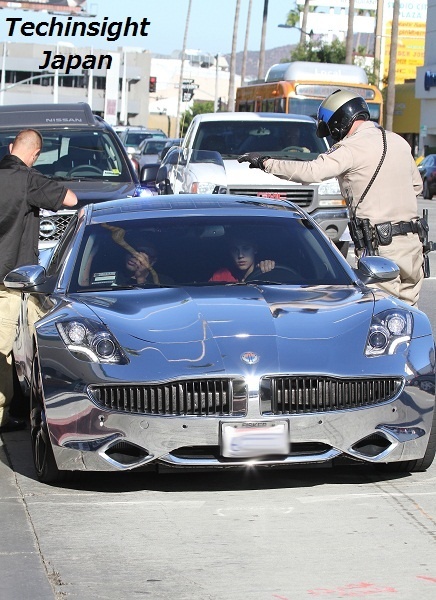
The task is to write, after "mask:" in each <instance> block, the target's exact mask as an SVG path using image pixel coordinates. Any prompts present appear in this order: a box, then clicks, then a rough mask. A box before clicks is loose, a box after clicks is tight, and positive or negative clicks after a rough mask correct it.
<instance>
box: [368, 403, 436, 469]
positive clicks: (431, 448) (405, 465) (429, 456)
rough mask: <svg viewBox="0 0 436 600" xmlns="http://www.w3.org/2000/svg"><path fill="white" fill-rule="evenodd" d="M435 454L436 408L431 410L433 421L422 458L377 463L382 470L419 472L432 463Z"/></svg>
mask: <svg viewBox="0 0 436 600" xmlns="http://www.w3.org/2000/svg"><path fill="white" fill-rule="evenodd" d="M435 454H436V408H435V409H434V410H433V421H432V426H431V430H430V436H429V438H428V444H427V449H426V451H425V454H424V456H423V457H422V458H419V459H418V460H403V461H400V462H396V463H385V464H383V465H377V466H378V467H380V468H381V469H382V470H383V471H387V472H389V473H419V472H421V471H426V470H427V469H428V468H429V466H430V465H431V464H432V462H433V459H434V457H435Z"/></svg>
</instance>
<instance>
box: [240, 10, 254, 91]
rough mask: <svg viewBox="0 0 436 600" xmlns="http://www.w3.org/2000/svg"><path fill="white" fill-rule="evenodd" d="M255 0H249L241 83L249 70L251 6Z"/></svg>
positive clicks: (242, 83)
mask: <svg viewBox="0 0 436 600" xmlns="http://www.w3.org/2000/svg"><path fill="white" fill-rule="evenodd" d="M252 4H253V0H249V3H248V13H247V27H246V28H245V42H244V53H243V55H242V68H241V85H244V81H245V73H246V70H247V54H248V36H249V33H250V19H251V7H252Z"/></svg>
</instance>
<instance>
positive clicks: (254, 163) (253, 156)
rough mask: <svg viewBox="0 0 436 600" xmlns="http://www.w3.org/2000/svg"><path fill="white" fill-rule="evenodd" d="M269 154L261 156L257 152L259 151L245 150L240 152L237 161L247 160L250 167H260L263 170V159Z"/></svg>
mask: <svg viewBox="0 0 436 600" xmlns="http://www.w3.org/2000/svg"><path fill="white" fill-rule="evenodd" d="M268 158H271V157H270V156H263V155H262V154H259V152H247V153H246V154H242V156H238V162H240V163H242V162H248V163H250V164H249V167H250V169H262V171H265V167H264V161H265V160H267V159H268Z"/></svg>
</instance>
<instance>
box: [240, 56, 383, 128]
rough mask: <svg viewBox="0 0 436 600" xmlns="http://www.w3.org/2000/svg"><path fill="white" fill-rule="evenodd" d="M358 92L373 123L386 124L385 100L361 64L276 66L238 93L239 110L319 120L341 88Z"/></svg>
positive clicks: (286, 64) (288, 64)
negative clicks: (325, 103)
mask: <svg viewBox="0 0 436 600" xmlns="http://www.w3.org/2000/svg"><path fill="white" fill-rule="evenodd" d="M339 88H340V89H342V90H348V91H350V92H356V94H359V95H360V96H362V98H364V99H365V101H366V103H367V104H368V108H369V112H370V115H371V120H372V121H375V122H376V123H379V124H380V125H381V124H382V116H383V98H382V94H381V92H380V90H379V89H378V88H377V87H376V86H374V85H370V84H369V83H368V77H367V75H366V73H365V71H364V69H362V68H361V67H358V66H357V65H345V64H332V63H314V62H304V61H295V62H290V63H279V64H276V65H273V66H272V67H271V68H270V69H269V71H268V72H267V74H266V77H265V81H262V82H259V81H256V82H253V83H251V84H248V85H245V86H243V87H240V88H238V89H237V91H236V102H235V110H236V111H239V112H246V111H249V112H275V113H293V114H298V115H308V116H311V117H314V118H316V114H317V111H318V107H319V105H320V103H321V102H322V101H323V99H324V98H326V97H327V96H328V95H329V94H331V93H332V92H334V91H335V90H337V89H339Z"/></svg>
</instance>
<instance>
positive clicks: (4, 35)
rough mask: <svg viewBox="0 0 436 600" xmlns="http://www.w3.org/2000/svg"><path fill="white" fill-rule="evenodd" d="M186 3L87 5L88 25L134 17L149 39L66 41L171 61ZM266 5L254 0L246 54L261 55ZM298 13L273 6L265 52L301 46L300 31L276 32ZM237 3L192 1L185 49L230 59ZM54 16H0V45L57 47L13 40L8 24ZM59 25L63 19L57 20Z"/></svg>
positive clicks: (35, 39)
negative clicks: (139, 51)
mask: <svg viewBox="0 0 436 600" xmlns="http://www.w3.org/2000/svg"><path fill="white" fill-rule="evenodd" d="M188 4H189V1H188V0H121V1H120V2H117V1H116V0H100V1H99V2H93V1H92V0H88V4H87V8H88V12H89V13H91V14H95V15H96V17H94V18H91V19H83V18H81V19H80V20H85V21H87V20H89V21H99V22H100V23H102V22H103V20H104V18H105V17H107V22H108V23H110V22H112V21H125V20H126V19H127V18H128V17H130V18H131V19H132V20H133V21H137V22H140V21H141V20H142V19H143V18H144V17H146V18H147V19H148V20H149V21H150V25H149V26H148V27H147V29H146V30H147V31H148V36H147V37H141V36H136V37H134V36H130V37H123V38H120V39H119V40H118V41H106V40H105V39H104V37H100V36H98V37H87V38H85V37H83V38H80V37H76V38H70V37H66V38H64V39H65V40H69V41H70V42H74V44H75V45H76V46H78V47H84V46H91V45H93V46H94V47H95V48H112V49H113V50H116V49H117V48H118V46H130V47H136V48H142V49H146V50H149V51H150V52H152V53H155V54H166V55H171V54H172V52H173V51H175V50H181V48H182V47H183V39H184V35H185V27H186V17H187V11H188ZM248 6H249V0H241V7H240V13H239V28H238V41H237V51H238V52H239V51H242V50H243V49H244V44H245V32H246V25H247V14H248ZM263 7H264V0H252V10H251V18H250V35H249V38H248V50H254V51H258V50H259V49H260V41H261V32H262V17H263ZM294 7H295V1H294V0H269V4H268V22H267V31H266V42H265V48H266V49H267V50H269V49H271V48H277V47H279V46H285V45H287V44H295V43H298V41H299V37H300V33H299V31H298V30H296V29H285V28H281V27H278V25H279V23H284V22H285V21H286V16H287V13H288V12H289V10H292V9H293V8H294ZM235 8H236V0H219V1H217V0H192V2H191V14H190V20H189V27H188V35H187V43H186V48H187V49H189V50H200V51H201V52H204V53H210V54H218V53H219V54H230V52H231V50H232V37H233V25H234V19H235ZM52 16H53V15H50V14H47V13H45V12H34V11H20V10H12V9H3V10H0V42H4V41H9V42H14V41H16V42H29V43H41V44H46V45H53V44H55V43H56V42H57V41H61V40H58V38H53V37H51V38H50V37H47V36H45V37H41V36H36V35H31V36H27V37H26V36H23V35H21V34H20V32H19V31H18V30H17V28H16V30H15V31H14V33H13V35H9V32H10V30H9V27H10V25H9V23H10V22H8V21H6V19H7V18H16V17H21V18H23V21H22V22H20V25H21V24H22V23H24V22H32V23H35V24H36V23H38V22H41V21H47V20H48V19H51V18H52ZM56 17H57V18H58V19H61V17H59V16H56Z"/></svg>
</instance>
